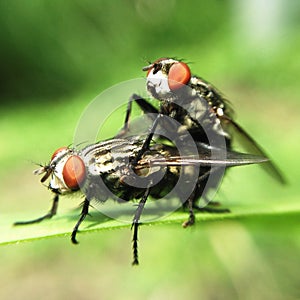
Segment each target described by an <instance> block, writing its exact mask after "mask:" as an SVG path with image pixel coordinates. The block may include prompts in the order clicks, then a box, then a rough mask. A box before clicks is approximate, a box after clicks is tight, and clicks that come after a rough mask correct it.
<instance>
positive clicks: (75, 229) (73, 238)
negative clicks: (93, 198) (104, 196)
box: [71, 197, 90, 244]
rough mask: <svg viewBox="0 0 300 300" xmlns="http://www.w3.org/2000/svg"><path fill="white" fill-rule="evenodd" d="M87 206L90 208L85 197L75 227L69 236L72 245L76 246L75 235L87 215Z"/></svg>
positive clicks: (88, 201)
mask: <svg viewBox="0 0 300 300" xmlns="http://www.w3.org/2000/svg"><path fill="white" fill-rule="evenodd" d="M89 206H90V200H89V199H88V198H87V197H86V198H85V199H84V202H83V206H82V211H81V214H80V218H79V220H78V221H77V223H76V225H75V227H74V228H73V231H72V234H71V241H72V243H73V244H78V241H77V240H76V235H77V232H78V229H79V226H80V224H81V223H82V222H83V220H84V219H85V217H86V216H87V215H88V214H89Z"/></svg>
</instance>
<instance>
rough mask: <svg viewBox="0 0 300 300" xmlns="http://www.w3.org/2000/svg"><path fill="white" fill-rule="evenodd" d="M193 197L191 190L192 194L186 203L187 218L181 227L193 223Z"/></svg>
mask: <svg viewBox="0 0 300 300" xmlns="http://www.w3.org/2000/svg"><path fill="white" fill-rule="evenodd" d="M194 197H195V192H193V194H192V195H191V196H190V197H189V199H188V202H187V205H188V208H189V218H188V219H187V220H186V221H184V222H183V223H182V227H183V228H186V227H188V226H192V225H194V223H195V214H194V210H193V208H194V205H193V202H194Z"/></svg>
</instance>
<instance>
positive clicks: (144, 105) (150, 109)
mask: <svg viewBox="0 0 300 300" xmlns="http://www.w3.org/2000/svg"><path fill="white" fill-rule="evenodd" d="M132 102H136V103H137V104H138V105H139V107H140V108H141V109H142V111H143V112H144V113H145V114H149V113H152V114H157V113H158V110H157V109H156V108H155V107H154V106H152V105H151V104H150V103H148V102H147V101H146V100H145V99H144V98H142V97H141V96H139V95H137V94H133V95H132V96H131V97H130V98H129V100H128V103H127V109H126V115H125V120H124V126H123V128H122V129H121V130H120V132H119V133H118V134H117V135H116V137H122V136H123V135H124V134H126V133H127V132H128V131H129V119H130V115H131V111H132Z"/></svg>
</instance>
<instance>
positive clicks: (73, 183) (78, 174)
mask: <svg viewBox="0 0 300 300" xmlns="http://www.w3.org/2000/svg"><path fill="white" fill-rule="evenodd" d="M62 175H63V179H64V181H65V184H66V186H67V187H68V188H69V189H71V190H78V189H79V186H80V184H81V183H83V181H84V180H85V175H86V170H85V165H84V162H83V160H82V159H81V158H80V157H79V156H77V155H73V156H71V157H69V158H68V160H67V161H66V163H65V165H64V168H63V172H62Z"/></svg>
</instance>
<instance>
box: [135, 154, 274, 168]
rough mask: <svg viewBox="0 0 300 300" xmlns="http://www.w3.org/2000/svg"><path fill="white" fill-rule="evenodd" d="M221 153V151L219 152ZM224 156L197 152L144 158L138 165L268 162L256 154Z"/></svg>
mask: <svg viewBox="0 0 300 300" xmlns="http://www.w3.org/2000/svg"><path fill="white" fill-rule="evenodd" d="M220 154H221V153H220ZM225 156H226V157H224V153H223V154H222V155H220V157H218V155H216V154H214V156H213V157H211V156H210V155H209V154H208V153H207V154H203V153H202V154H199V156H194V155H193V156H169V157H166V158H165V157H156V158H152V159H151V158H144V159H141V160H140V161H139V165H147V166H190V165H199V164H200V165H201V166H207V167H234V166H243V165H250V164H259V163H265V162H268V160H269V159H268V158H266V157H263V156H258V155H252V154H246V153H239V152H233V151H227V153H226V155H225Z"/></svg>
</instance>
